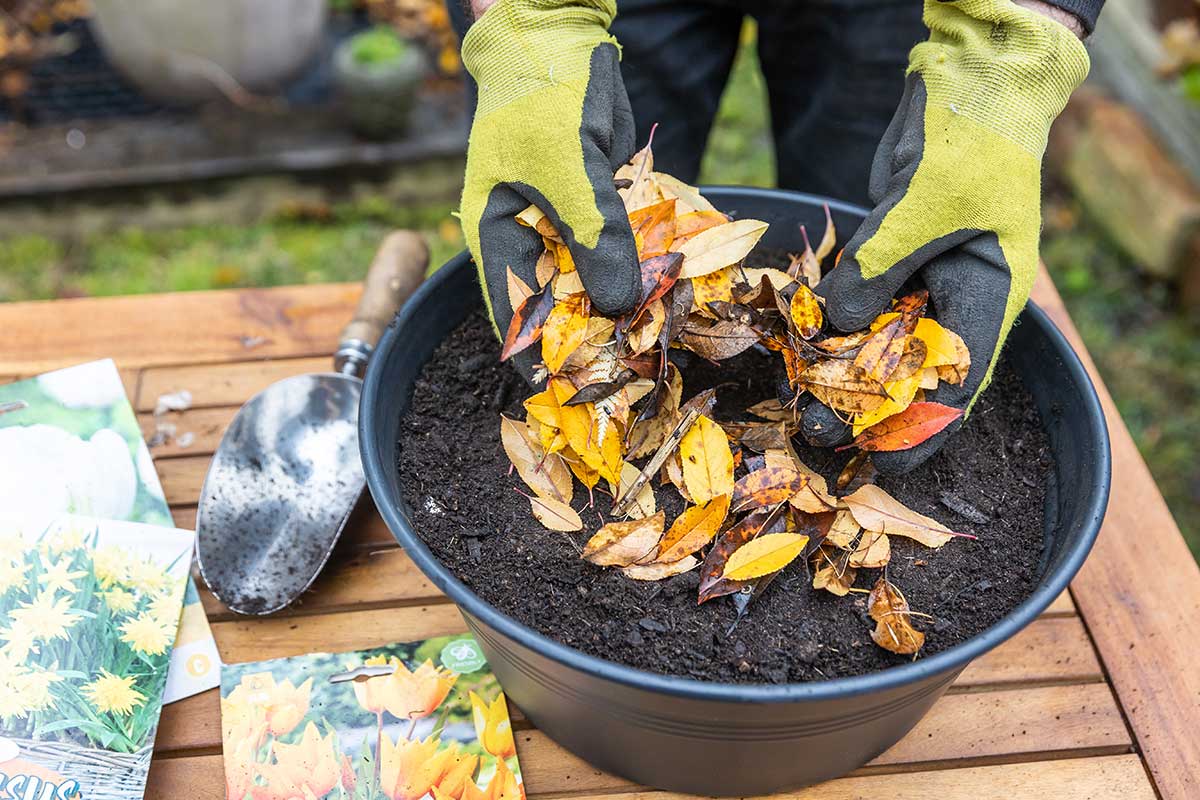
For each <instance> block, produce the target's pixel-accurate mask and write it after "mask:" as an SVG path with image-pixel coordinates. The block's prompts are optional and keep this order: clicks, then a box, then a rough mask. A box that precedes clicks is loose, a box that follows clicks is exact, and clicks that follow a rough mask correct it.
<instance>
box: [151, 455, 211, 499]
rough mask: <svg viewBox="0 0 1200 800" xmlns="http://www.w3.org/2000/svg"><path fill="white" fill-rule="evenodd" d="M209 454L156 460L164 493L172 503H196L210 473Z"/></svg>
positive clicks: (156, 467)
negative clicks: (205, 477) (206, 476)
mask: <svg viewBox="0 0 1200 800" xmlns="http://www.w3.org/2000/svg"><path fill="white" fill-rule="evenodd" d="M211 460H212V459H211V458H210V457H209V456H180V457H179V458H167V459H163V460H162V461H158V462H155V464H154V468H155V469H156V470H157V471H158V479H159V480H160V481H162V487H163V494H165V495H166V496H167V502H168V503H170V504H171V505H173V506H174V505H195V504H196V503H197V502H199V500H200V490H201V489H203V488H204V476H205V475H207V474H208V464H209V461H211Z"/></svg>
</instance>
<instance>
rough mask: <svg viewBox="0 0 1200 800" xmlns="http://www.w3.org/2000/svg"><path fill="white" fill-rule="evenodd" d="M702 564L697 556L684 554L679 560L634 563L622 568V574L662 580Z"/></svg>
mask: <svg viewBox="0 0 1200 800" xmlns="http://www.w3.org/2000/svg"><path fill="white" fill-rule="evenodd" d="M698 566H700V560H699V559H698V558H696V557H695V556H684V557H683V558H681V559H679V560H677V561H666V562H659V561H655V562H654V563H653V564H633V565H631V566H628V567H622V568H621V574H622V575H624V576H625V577H626V578H629V579H630V580H635V581H661V580H663V579H664V578H670V577H673V576H675V575H680V574H682V573H684V572H690V571H692V570H694V569H695V568H696V567H698Z"/></svg>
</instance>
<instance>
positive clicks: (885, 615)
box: [867, 577, 925, 655]
mask: <svg viewBox="0 0 1200 800" xmlns="http://www.w3.org/2000/svg"><path fill="white" fill-rule="evenodd" d="M867 613H868V614H870V615H871V619H873V620H875V630H873V631H871V638H872V639H873V640H874V641H875V644H877V645H879V646H880V647H882V648H883V649H884V650H890V651H891V652H893V653H898V654H900V655H912V654H914V653H916V652H917V651H918V650H920V649H921V646H922V645H924V644H925V634H923V633H921V632H920V631H919V630H917V629H916V628H914V627H913V626H912V619H911V617H912V612H911V611H910V610H909V608H908V601H907V600H905V599H904V595H903V594H901V593H900V590H899V589H897V588H896V586H895V585H894V584H892V583H891V582H889V581H888V579H887V578H884V577H881V578H880V579H879V580H878V581H876V583H875V587H874V588H873V589H871V594H870V596H868V597H867Z"/></svg>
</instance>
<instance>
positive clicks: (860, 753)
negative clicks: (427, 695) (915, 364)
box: [359, 188, 1109, 795]
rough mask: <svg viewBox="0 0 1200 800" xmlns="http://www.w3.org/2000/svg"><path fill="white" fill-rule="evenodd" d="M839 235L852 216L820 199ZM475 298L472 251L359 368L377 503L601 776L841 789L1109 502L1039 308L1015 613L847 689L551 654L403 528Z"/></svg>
mask: <svg viewBox="0 0 1200 800" xmlns="http://www.w3.org/2000/svg"><path fill="white" fill-rule="evenodd" d="M706 194H707V196H708V197H709V198H711V199H712V202H713V203H714V204H716V205H717V206H718V207H719V208H721V209H722V210H723V211H726V212H729V213H733V214H736V215H738V216H748V217H755V218H758V219H762V220H766V221H768V222H770V223H771V227H770V229H769V230H768V232H767V234H766V237H765V239H764V244H765V245H767V246H769V247H783V248H789V249H793V250H796V249H799V248H800V246H801V245H800V244H799V228H798V223H804V224H806V225H807V226H808V230H810V231H813V230H815V231H820V230H822V228H823V225H824V214H823V212H822V210H821V206H822V203H823V202H824V201H823V200H822V199H821V198H817V197H811V196H808V195H803V194H797V193H792V192H782V191H770V190H761V189H741V188H713V189H708V190H706ZM829 205H830V207H831V208H832V210H833V215H834V219H835V220H836V223H837V228H838V230H839V231H840V232H841V233H842V234H849V233H850V232H852V231H853V230H854V229H855V227H856V226H857V224H858V222H859V221H860V220H861V219H862V217H863V213H864V212H863V210H862V209H859V208H855V207H852V206H848V205H845V204H842V203H836V202H832V201H831V202H830V203H829ZM479 305H480V300H479V290H478V286H477V283H476V277H475V270H474V267H473V266H472V265H471V263H470V262H469V260H468V258H467V256H466V254H462V255H459V256H457V257H455V258H454V259H452V260H451V261H450V262H449V263H448V264H446V266H445V267H443V268H442V269H441V270H440V271H439V272H438V273H437V274H436V275H435V276H434V277H433V278H431V279H430V280H429V282H428V283H426V284H425V286H424V287H423V288H422V289H421V290H420V291H418V292H417V294H416V295H414V296H413V298H412V300H410V301H409V303H408V305H407V306H405V308H404V309H403V310H402V311H401V313H400V315H399V317H398V319H397V321H396V322H395V324H393V326H392V327H391V329H390V330H388V331H387V333H386V334H385V335H384V337H383V339H382V341H381V342H380V343H379V347H378V350H377V352H376V353H375V356H374V358H372V360H371V364H370V367H369V369H368V370H367V376H366V384H365V386H364V389H363V396H362V406H361V410H360V413H359V426H360V430H359V433H360V441H361V447H362V457H363V464H364V466H365V468H366V474H367V483H368V485H369V486H370V487H371V494H372V496H373V497H374V498H375V503H376V505H377V506H378V508H379V511H380V513H381V514H382V515H383V518H384V520H386V522H387V524H388V526H389V527H390V528H391V530H392V532H393V533H394V534H395V535H396V539H397V540H399V542H400V544H401V545H403V546H404V548H405V549H406V550H408V553H409V555H411V556H412V559H413V560H414V561H416V563H417V566H419V567H420V568H421V570H422V571H423V572H424V573H425V574H426V575H427V576H428V577H429V579H430V580H431V581H433V582H434V583H435V584H436V585H437V586H438V588H440V589H441V590H442V591H444V592H445V593H446V594H447V595H449V596H450V598H451V599H453V600H454V602H455V603H457V604H458V606H459V608H460V609H461V610H462V612H463V616H464V617H465V618H466V621H467V624H468V625H469V626H470V628H471V631H472V632H473V633H474V634H475V637H476V638H477V639H478V640H479V643H480V644H481V645H482V646H483V650H484V652H485V654H486V655H487V658H488V662H489V663H490V664H491V666H492V669H493V670H495V673H496V675H497V677H498V678H499V679H500V683H501V685H502V686H503V687H504V691H505V692H506V693H507V694H508V697H509V698H511V699H512V700H513V702H515V703H516V705H517V706H519V707H520V708H521V710H522V711H524V712H525V714H526V715H527V716H528V717H529V718H530V719H531V720H532V721H533V722H534V723H535V724H536V725H537V726H538V727H539V728H540V729H542V730H543V731H545V732H546V734H547V735H548V736H550V737H551V738H552V739H554V740H555V741H557V742H559V743H560V744H562V745H563V746H564V747H566V748H567V749H568V750H570V751H572V752H573V753H575V754H576V755H578V756H580V757H581V758H583V759H585V760H586V761H588V762H590V763H592V764H594V765H595V766H596V767H599V768H600V769H603V770H607V771H609V772H612V773H615V774H617V775H621V776H623V777H625V778H628V779H630V780H633V781H636V782H638V783H641V784H646V785H649V786H654V787H658V788H660V789H669V790H674V791H681V792H693V793H698V794H704V795H750V794H763V793H767V792H772V791H777V790H782V789H791V788H796V787H800V786H804V785H807V784H811V783H816V782H818V781H823V780H827V779H830V778H835V777H838V776H840V775H844V774H846V773H847V772H849V771H851V770H853V769H855V768H857V767H859V766H861V765H862V764H865V763H866V762H868V761H870V760H871V759H872V758H874V757H875V756H877V755H879V754H880V753H882V752H883V751H884V750H886V749H887V748H888V747H890V746H891V745H892V744H894V743H895V742H896V741H897V740H899V739H900V738H901V737H902V736H904V734H905V733H906V732H908V731H909V730H910V729H911V728H912V727H913V725H915V724H916V723H917V721H918V720H919V719H920V718H921V717H922V716H923V715H924V714H925V712H926V711H928V710H929V707H930V706H932V705H933V703H934V701H935V700H937V699H938V697H940V696H941V695H942V693H943V692H944V691H945V690H946V688H947V687H948V686H949V685H950V683H951V682H952V681H953V680H954V678H955V677H956V676H957V675H958V674H959V672H961V671H962V669H963V668H964V667H965V666H966V665H967V664H968V663H970V662H971V661H972V660H973V659H975V658H978V657H979V656H980V655H982V654H984V653H986V652H987V651H988V650H991V649H992V648H993V647H995V646H997V645H998V644H1000V643H1001V642H1003V641H1004V640H1006V639H1008V638H1009V637H1011V636H1013V635H1014V634H1016V633H1017V632H1018V631H1020V630H1021V629H1022V628H1024V627H1025V626H1026V625H1028V624H1029V623H1030V622H1032V621H1033V620H1034V618H1036V617H1037V616H1038V614H1040V613H1041V612H1042V611H1043V610H1044V609H1045V608H1046V607H1047V606H1048V605H1050V603H1051V602H1052V601H1053V600H1054V599H1055V598H1056V597H1058V595H1059V594H1060V593H1061V592H1062V591H1063V590H1064V589H1066V588H1067V584H1068V583H1069V582H1070V580H1071V578H1072V577H1073V576H1074V575H1075V573H1076V572H1077V571H1078V570H1079V567H1080V565H1081V564H1083V560H1084V558H1086V557H1087V554H1088V551H1089V550H1090V549H1091V547H1092V542H1093V541H1094V540H1095V538H1096V533H1097V531H1098V530H1099V529H1100V522H1101V520H1102V518H1103V516H1104V510H1105V507H1106V505H1107V503H1108V488H1109V443H1108V433H1107V429H1106V427H1105V424H1104V414H1103V412H1102V411H1101V409H1100V403H1099V402H1098V400H1097V399H1096V393H1095V390H1094V389H1093V387H1092V384H1091V381H1090V380H1089V379H1088V376H1087V373H1086V372H1085V371H1084V368H1083V365H1082V364H1081V363H1080V362H1079V359H1078V358H1077V357H1076V356H1075V353H1074V352H1072V350H1071V347H1070V345H1068V344H1067V341H1066V339H1064V338H1063V336H1062V334H1061V333H1059V331H1058V330H1057V329H1056V328H1055V327H1054V325H1053V324H1052V323H1051V322H1050V320H1049V319H1048V318H1047V317H1046V315H1045V314H1044V313H1043V312H1042V311H1041V310H1039V309H1038V308H1036V307H1035V306H1033V305H1030V306H1029V307H1027V308H1026V309H1025V311H1024V312H1023V313H1022V315H1021V318H1020V324H1019V325H1018V326H1017V327H1016V328H1014V330H1013V332H1012V335H1011V336H1010V338H1009V344H1008V350H1009V353H1010V357H1011V358H1012V359H1013V361H1014V362H1015V364H1016V367H1017V369H1018V370H1019V371H1020V373H1021V375H1022V377H1023V378H1024V380H1025V383H1026V385H1027V386H1028V387H1029V389H1030V391H1031V392H1032V393H1033V395H1034V397H1035V398H1036V400H1037V404H1038V407H1039V409H1040V411H1041V414H1042V419H1043V420H1044V422H1045V425H1046V431H1047V433H1048V434H1049V437H1050V444H1051V447H1052V449H1053V451H1054V456H1055V470H1054V475H1053V478H1052V479H1051V485H1050V487H1049V493H1048V499H1047V507H1046V545H1047V548H1046V552H1047V556H1046V558H1045V560H1044V571H1043V574H1042V576H1041V580H1040V582H1039V584H1038V586H1037V588H1036V589H1035V590H1034V592H1033V594H1031V595H1030V596H1029V598H1028V599H1027V600H1025V602H1023V603H1022V604H1021V605H1020V606H1018V607H1017V608H1016V609H1014V610H1013V612H1012V613H1010V614H1009V615H1008V616H1006V617H1005V618H1004V619H1002V620H1001V621H1000V622H999V623H997V624H996V625H994V626H993V627H991V628H989V629H988V630H986V631H984V632H983V633H981V634H979V635H978V636H976V637H974V638H973V639H970V640H969V641H966V642H963V643H962V644H960V645H958V646H956V647H953V648H951V649H949V650H946V651H943V652H941V653H938V654H936V655H933V656H930V657H928V658H921V659H918V660H916V661H913V662H912V663H908V664H904V665H903V666H898V667H892V668H890V669H887V670H884V671H882V672H874V673H871V674H868V675H860V676H857V677H852V678H838V679H836V680H829V681H819V682H814V683H794V684H786V685H743V684H725V683H706V682H703V681H697V680H692V679H689V678H680V677H673V676H667V675H658V674H654V673H650V672H645V671H642V670H638V669H633V668H631V667H627V666H623V665H621V664H616V663H613V662H611V661H605V660H603V659H600V658H596V657H594V656H590V655H587V654H585V653H581V652H579V651H578V650H575V649H573V648H570V647H567V646H565V645H562V644H560V643H558V642H556V641H554V640H553V639H550V638H548V637H546V636H543V635H542V634H540V633H537V632H536V631H533V630H531V629H530V628H528V627H526V626H524V625H522V624H521V623H519V622H517V621H516V620H514V619H512V618H511V617H508V616H506V615H505V614H503V613H502V612H500V611H498V610H497V609H495V608H494V607H492V606H491V605H489V604H488V603H487V602H486V601H485V600H483V599H481V598H480V597H479V596H478V595H476V594H475V593H474V592H472V591H471V590H470V589H468V588H467V587H466V586H464V585H463V583H462V582H461V581H459V580H458V579H457V578H456V577H455V576H454V575H453V574H452V573H451V572H450V571H449V570H448V569H446V567H445V566H444V565H443V564H442V563H441V562H440V561H439V560H438V559H437V557H436V556H434V555H433V554H432V553H431V552H430V550H429V548H428V547H427V546H426V545H425V542H424V541H423V540H422V539H421V535H420V534H419V533H418V532H417V531H416V530H414V527H413V522H412V517H411V514H410V512H409V508H408V505H407V504H406V498H405V496H404V487H403V486H401V485H400V483H399V479H398V477H397V474H396V456H397V446H396V440H397V431H398V429H399V425H400V418H401V416H402V415H403V414H404V413H405V410H406V409H407V407H408V403H409V401H410V400H411V397H412V390H413V384H414V382H415V380H416V379H417V376H418V374H419V373H420V370H421V368H422V366H423V365H424V363H425V362H426V360H427V359H428V358H429V357H430V354H431V353H432V352H433V350H434V348H435V347H436V346H437V345H438V343H440V342H441V341H442V339H443V338H445V336H446V335H447V334H448V333H449V332H450V331H451V330H452V329H453V328H454V327H455V326H457V325H458V324H459V323H460V322H461V321H462V320H463V319H464V318H465V317H466V315H467V314H468V313H469V312H470V311H472V310H474V309H475V308H477V307H478V306H479Z"/></svg>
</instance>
